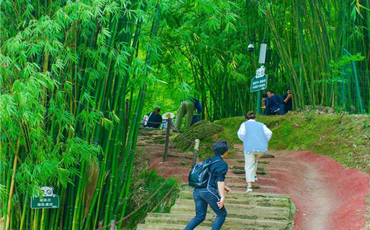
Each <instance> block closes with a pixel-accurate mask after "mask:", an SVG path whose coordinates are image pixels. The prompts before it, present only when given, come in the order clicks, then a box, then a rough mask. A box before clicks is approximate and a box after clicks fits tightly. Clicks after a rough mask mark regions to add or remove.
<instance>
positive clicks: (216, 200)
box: [185, 141, 231, 230]
mask: <svg viewBox="0 0 370 230" xmlns="http://www.w3.org/2000/svg"><path fill="white" fill-rule="evenodd" d="M228 151H229V147H228V146H227V143H226V141H218V142H216V143H215V144H214V145H213V152H214V153H215V156H214V157H212V158H210V159H211V161H212V162H214V163H211V165H210V167H209V172H210V173H211V175H210V178H209V182H208V185H207V187H206V188H195V189H194V191H193V198H194V202H195V213H196V216H195V217H194V218H193V219H192V220H191V221H190V222H189V223H188V225H187V226H186V227H185V230H192V229H194V228H195V227H197V226H198V225H199V224H200V223H202V222H203V221H204V220H205V218H206V215H207V208H208V205H209V206H211V208H212V209H213V211H214V212H215V213H216V215H217V216H216V219H215V221H214V222H213V225H212V230H218V229H220V228H221V226H222V225H223V224H224V222H225V219H226V216H227V212H226V209H225V206H224V203H225V191H226V192H227V193H228V194H229V193H230V192H231V189H230V188H229V187H227V186H226V185H225V176H226V173H227V171H228V165H227V163H226V162H225V161H224V160H223V159H224V158H225V157H226V156H227V155H228V153H229V152H228ZM216 161H217V162H216Z"/></svg>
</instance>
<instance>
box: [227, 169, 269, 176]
mask: <svg viewBox="0 0 370 230" xmlns="http://www.w3.org/2000/svg"><path fill="white" fill-rule="evenodd" d="M231 172H233V173H234V174H245V170H244V169H231ZM256 174H257V175H268V173H267V172H266V171H261V170H257V172H256Z"/></svg>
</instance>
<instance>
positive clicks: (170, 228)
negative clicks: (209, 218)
mask: <svg viewBox="0 0 370 230" xmlns="http://www.w3.org/2000/svg"><path fill="white" fill-rule="evenodd" d="M185 227H186V225H177V224H171V225H168V224H157V225H149V224H139V225H138V227H137V228H136V229H137V230H152V229H154V230H155V229H160V230H177V229H181V230H183V229H184V228H185ZM209 229H210V228H209V227H207V226H197V227H196V228H195V230H209ZM222 229H225V228H224V227H222ZM264 229H266V228H264V227H257V226H250V227H248V226H245V227H244V228H242V230H264ZM269 229H272V228H269ZM235 230H238V229H235Z"/></svg>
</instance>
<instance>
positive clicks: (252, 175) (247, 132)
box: [238, 112, 272, 192]
mask: <svg viewBox="0 0 370 230" xmlns="http://www.w3.org/2000/svg"><path fill="white" fill-rule="evenodd" d="M245 120H246V121H245V122H243V124H241V125H240V128H239V130H238V137H239V139H240V140H242V141H243V148H244V159H245V178H246V181H247V184H248V187H247V190H246V192H252V191H253V189H252V183H253V182H255V181H257V176H256V171H257V164H258V159H259V158H261V157H262V156H263V155H264V154H266V153H267V148H268V142H269V140H270V139H271V136H272V132H271V130H270V129H269V128H267V127H266V125H264V124H263V123H261V122H258V121H256V116H255V115H254V113H253V112H248V113H247V114H246V115H245Z"/></svg>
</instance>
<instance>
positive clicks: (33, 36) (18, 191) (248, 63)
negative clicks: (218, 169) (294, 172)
mask: <svg viewBox="0 0 370 230" xmlns="http://www.w3.org/2000/svg"><path fill="white" fill-rule="evenodd" d="M0 25H1V27H0V122H1V123H0V124H1V129H0V130H1V131H0V135H1V141H0V151H1V152H0V159H1V161H0V219H1V220H2V227H3V228H1V227H0V229H6V230H8V229H21V230H23V229H27V230H31V229H40V230H50V229H54V230H57V229H60V230H62V229H68V230H69V229H72V230H77V229H97V228H98V227H99V225H100V226H109V225H110V224H111V221H112V220H115V221H118V220H121V219H123V218H125V217H127V216H128V214H129V210H130V212H131V210H132V209H130V208H132V207H130V206H131V205H130V199H128V197H129V196H130V193H131V190H132V189H131V188H132V187H133V183H132V181H131V178H132V175H133V173H134V172H135V167H134V161H135V158H136V155H137V140H138V135H139V128H140V126H141V122H142V119H143V116H144V115H146V114H147V113H148V112H150V111H152V110H153V109H154V108H155V107H160V108H161V111H163V112H167V111H170V112H174V113H176V111H177V108H178V106H179V103H180V100H182V99H185V98H188V97H189V96H193V97H196V98H198V99H199V101H200V103H201V106H202V108H203V112H202V113H201V114H200V119H201V120H208V121H210V122H213V121H216V120H220V119H224V118H231V117H236V116H243V115H244V114H245V113H246V112H248V111H256V108H257V107H259V106H260V105H259V101H260V97H261V95H259V93H257V92H251V81H252V79H253V78H254V77H255V76H256V69H258V68H260V67H261V62H260V61H259V56H260V49H261V47H262V44H266V57H265V58H266V61H265V63H264V66H265V73H266V75H267V76H268V83H267V88H268V89H271V90H274V91H275V92H277V93H278V94H279V95H280V96H281V95H282V94H284V93H286V89H287V87H290V88H291V90H292V92H294V100H293V110H294V111H296V112H299V111H305V110H307V108H315V107H318V106H323V107H330V108H332V109H333V110H334V111H337V112H343V113H347V114H359V115H360V114H364V115H366V114H367V115H369V114H370V1H368V0H328V1H322V0H289V1H288V0H243V1H241V0H232V1H230V0H162V1H159V0H156V1H154V0H53V1H52V0H0ZM249 45H252V46H253V47H254V49H251V48H250V47H251V46H249ZM248 47H249V48H250V49H249V48H248ZM44 186H50V187H52V188H53V191H51V192H52V193H54V194H57V195H58V196H59V201H58V202H59V208H50V209H45V208H44V209H37V208H31V207H30V206H32V204H31V200H32V199H31V198H32V197H41V199H42V197H43V195H42V194H44V193H43V191H44V190H43V189H45V188H44ZM45 194H46V193H45ZM126 225H127V223H125V222H120V223H119V224H118V225H117V228H118V229H122V228H123V227H125V226H126ZM111 229H112V228H111Z"/></svg>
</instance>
